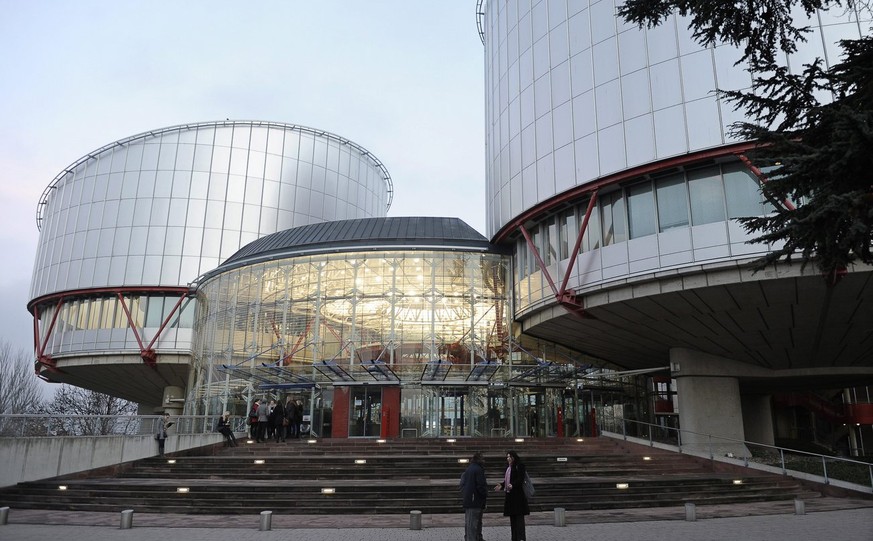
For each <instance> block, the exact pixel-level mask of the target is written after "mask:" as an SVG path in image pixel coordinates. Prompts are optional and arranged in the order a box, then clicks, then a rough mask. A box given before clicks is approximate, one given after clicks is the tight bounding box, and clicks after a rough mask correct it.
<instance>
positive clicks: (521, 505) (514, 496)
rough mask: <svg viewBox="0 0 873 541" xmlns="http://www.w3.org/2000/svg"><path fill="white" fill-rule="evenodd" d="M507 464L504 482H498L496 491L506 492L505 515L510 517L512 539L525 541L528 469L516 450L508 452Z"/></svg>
mask: <svg viewBox="0 0 873 541" xmlns="http://www.w3.org/2000/svg"><path fill="white" fill-rule="evenodd" d="M506 464H507V465H506V472H505V473H504V474H503V482H502V483H498V484H497V486H495V487H494V491H495V492H501V491H502V492H504V493H505V496H506V497H505V499H504V500H503V516H505V517H509V527H510V530H511V532H512V541H524V540H525V539H526V537H525V531H524V530H525V527H524V516H525V515H529V514H530V508H529V507H528V505H527V496H525V495H524V476H525V475H526V473H527V469H526V468H525V467H524V464H522V462H521V459H520V458H519V457H518V453H516V452H515V451H507V452H506Z"/></svg>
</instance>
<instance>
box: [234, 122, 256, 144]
mask: <svg viewBox="0 0 873 541" xmlns="http://www.w3.org/2000/svg"><path fill="white" fill-rule="evenodd" d="M251 133H252V128H251V126H249V125H246V124H241V125H236V126H234V127H233V146H234V147H235V148H248V147H249V139H250V138H251Z"/></svg>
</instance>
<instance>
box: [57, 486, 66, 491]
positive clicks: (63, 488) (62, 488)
mask: <svg viewBox="0 0 873 541" xmlns="http://www.w3.org/2000/svg"><path fill="white" fill-rule="evenodd" d="M58 490H67V485H58Z"/></svg>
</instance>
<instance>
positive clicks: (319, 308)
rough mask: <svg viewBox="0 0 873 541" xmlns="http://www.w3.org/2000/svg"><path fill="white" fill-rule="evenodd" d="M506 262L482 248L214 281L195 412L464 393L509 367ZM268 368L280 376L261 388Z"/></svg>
mask: <svg viewBox="0 0 873 541" xmlns="http://www.w3.org/2000/svg"><path fill="white" fill-rule="evenodd" d="M508 265H509V262H508V258H507V257H506V256H502V255H498V254H489V253H481V252H464V251H439V250H438V249H434V250H432V251H425V250H405V251H404V250H396V251H393V250H392V251H375V252H373V251H367V252H354V251H352V252H344V253H342V254H325V255H317V256H299V257H288V258H286V259H279V260H277V261H271V262H269V263H261V264H254V265H250V266H246V267H242V268H239V269H233V270H229V271H226V272H223V273H221V274H219V275H217V276H215V277H214V278H210V279H207V280H206V281H205V282H204V283H203V284H202V285H201V286H200V287H199V290H198V291H199V295H200V306H201V310H200V312H199V315H198V318H197V323H196V332H197V335H198V337H199V339H198V344H197V347H196V351H195V358H196V361H195V362H196V365H197V382H196V383H195V385H194V395H195V397H197V400H196V404H197V405H196V408H197V409H198V411H199V412H209V413H211V412H215V411H223V408H226V407H227V408H231V409H232V410H234V411H236V410H240V411H243V412H244V411H245V409H244V408H245V404H246V402H247V401H248V400H249V399H250V398H251V396H253V395H254V394H255V393H257V394H258V395H259V396H260V393H261V392H264V391H265V390H266V391H267V392H271V393H272V392H276V393H277V394H275V395H272V396H281V395H282V393H283V392H284V391H288V392H295V391H297V392H300V391H301V390H302V389H311V388H314V387H319V388H322V387H325V386H326V387H331V386H335V385H339V386H341V387H342V386H345V387H353V386H356V385H360V384H362V383H369V384H372V385H374V386H375V385H401V384H403V385H406V384H408V383H422V382H424V384H425V385H427V384H428V383H440V384H444V385H451V384H460V385H469V384H470V377H471V374H474V373H475V372H476V367H477V365H480V366H481V365H482V364H481V363H483V362H484V363H485V366H487V367H488V370H489V371H490V373H489V376H490V374H493V371H494V370H496V369H497V368H498V366H502V365H503V363H504V362H505V361H508V359H509V356H508V353H507V352H508V347H507V346H508V336H509V334H508V330H509V328H508V319H507V318H508V314H509V298H508V295H509V289H508V287H507V284H506V278H507V276H508ZM261 370H266V373H265V374H264V377H268V376H270V377H273V376H276V378H277V379H276V378H274V379H272V380H271V381H269V382H267V380H260V379H259V378H258V376H257V374H258V372H259V371H261ZM240 371H241V372H240ZM237 376H238V377H237ZM474 379H478V378H477V377H474ZM487 381H488V378H484V379H482V381H480V382H479V383H486V384H487ZM259 382H262V383H263V385H262V386H259V385H258V383H259ZM414 395H415V396H417V397H418V398H417V399H415V400H412V399H411V398H410V397H411V396H413V395H411V394H409V393H406V391H404V396H406V397H407V398H410V399H411V400H412V401H411V402H408V401H406V402H404V403H403V405H401V406H400V408H401V411H400V414H401V415H403V416H405V417H415V416H416V415H417V414H415V413H413V411H417V410H416V408H419V409H420V408H421V400H422V398H421V392H420V391H419V392H417V393H414ZM330 396H331V397H332V396H333V394H332V392H331V395H330ZM305 399H306V401H307V402H309V392H308V391H307V392H306V393H305ZM327 400H328V402H332V398H331V399H327ZM415 404H418V405H417V406H416V405H415ZM328 407H330V404H328ZM419 413H420V412H419ZM420 428H421V425H420V424H418V425H416V430H419V429H420ZM350 434H351V435H371V434H355V433H354V430H351V432H350Z"/></svg>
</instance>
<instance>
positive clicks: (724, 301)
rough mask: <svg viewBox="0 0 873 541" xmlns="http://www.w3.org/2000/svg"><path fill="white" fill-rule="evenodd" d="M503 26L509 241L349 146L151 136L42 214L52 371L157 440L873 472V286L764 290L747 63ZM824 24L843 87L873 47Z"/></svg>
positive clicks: (309, 138) (500, 223)
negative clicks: (804, 451) (840, 48)
mask: <svg viewBox="0 0 873 541" xmlns="http://www.w3.org/2000/svg"><path fill="white" fill-rule="evenodd" d="M616 1H617V0H616ZM476 12H477V17H478V24H479V31H480V36H481V37H482V41H483V44H484V51H485V54H484V57H485V81H486V95H485V101H486V119H485V121H486V132H485V133H486V141H485V158H486V179H485V182H486V194H487V201H486V206H485V210H486V216H487V229H488V231H487V237H485V236H482V235H481V234H480V233H477V232H476V231H474V230H472V229H471V228H470V227H469V226H467V225H466V224H465V223H463V222H462V221H460V220H457V219H454V218H389V217H386V214H387V210H388V208H389V207H390V204H391V198H392V194H393V185H392V180H391V177H390V175H389V174H388V172H387V169H386V168H385V167H384V166H383V165H382V163H381V162H379V160H377V159H376V158H375V157H374V156H373V155H372V154H371V153H370V152H368V151H366V150H365V149H363V148H362V147H360V146H358V145H357V144H355V143H353V142H351V141H348V140H346V139H344V138H342V137H339V136H336V135H333V134H330V133H327V132H324V131H320V130H315V129H311V128H305V127H300V126H295V125H289V124H279V123H268V122H239V121H227V122H212V123H202V124H190V125H183V126H175V127H171V128H165V129H161V130H154V131H150V132H147V133H143V134H139V135H136V136H133V137H130V138H126V139H122V140H119V141H116V142H114V143H111V144H109V145H106V146H105V147H102V148H100V149H97V150H95V151H94V152H92V153H89V154H88V155H87V156H85V157H83V158H81V159H80V160H78V161H76V162H75V163H73V164H72V165H71V166H70V167H68V168H66V169H65V170H64V171H63V172H61V173H60V174H59V175H58V176H57V177H56V178H55V179H54V180H53V181H52V183H51V184H50V185H49V187H48V188H47V189H46V191H45V193H44V194H43V197H42V198H41V200H40V202H39V206H38V212H37V222H38V225H39V226H40V230H41V234H40V240H39V246H38V250H37V259H36V264H35V266H34V274H33V285H32V291H31V298H32V300H31V302H30V303H29V306H28V309H29V310H30V312H31V313H32V314H33V316H34V336H35V350H36V357H37V370H38V372H39V374H40V375H41V376H42V377H44V378H45V379H48V380H50V381H56V382H65V383H71V384H74V385H78V386H81V387H86V388H90V389H94V390H97V391H100V392H105V393H108V394H112V395H114V396H119V397H122V398H126V399H129V400H133V401H136V402H138V403H140V404H141V408H142V411H143V412H144V413H152V412H156V411H171V412H185V413H190V414H206V415H217V414H220V413H221V412H223V411H225V410H230V411H231V412H233V413H234V414H237V415H245V413H246V412H247V411H248V409H249V406H250V404H251V402H252V400H253V399H254V398H264V399H272V400H277V401H279V400H286V399H289V398H291V399H294V400H300V401H301V402H303V405H304V410H305V412H306V415H307V417H308V419H307V427H308V430H309V431H310V433H311V434H313V435H318V436H332V437H375V436H387V437H413V436H418V437H436V436H495V437H504V436H508V435H515V436H569V435H574V434H578V435H582V434H590V433H593V432H595V431H596V427H595V422H594V421H595V418H599V419H601V420H611V419H629V420H636V421H643V422H646V423H650V424H652V425H655V426H669V427H676V426H681V427H682V429H683V430H685V431H687V436H686V435H684V434H683V442H684V443H685V444H686V445H694V444H695V443H701V441H702V440H701V439H700V438H701V436H700V435H701V434H709V433H717V434H719V435H721V436H727V437H730V438H733V439H736V440H753V441H757V442H761V443H775V442H777V441H781V440H785V439H790V438H789V437H788V436H787V435H791V434H795V435H796V434H797V433H798V432H803V431H808V433H809V434H808V435H809V436H810V438H811V439H817V438H818V439H820V440H822V438H820V437H819V436H818V433H819V432H821V426H820V425H819V426H816V422H817V420H818V419H824V420H825V421H827V423H828V424H829V425H830V426H831V428H832V430H831V431H830V433H829V434H827V435H826V436H825V437H824V438H823V441H822V442H821V443H822V444H824V445H827V446H830V447H832V448H833V447H835V446H836V442H837V441H838V440H839V441H841V442H848V446H849V447H850V448H851V449H850V450H851V451H852V452H853V453H856V454H857V452H858V451H859V449H860V450H862V451H863V448H864V447H865V445H866V446H867V447H869V446H870V445H873V430H871V428H873V427H871V425H873V406H871V402H873V400H871V397H870V395H869V392H868V388H867V387H862V385H867V384H869V383H870V382H871V381H873V362H871V351H870V346H869V344H870V342H871V339H873V311H871V310H869V308H868V307H869V306H871V302H873V280H871V279H870V277H871V269H870V268H867V267H864V266H855V267H853V268H850V269H847V271H848V272H847V274H846V276H845V277H843V278H842V280H841V283H840V284H839V286H838V287H833V288H830V287H827V285H826V284H825V282H824V280H822V278H821V277H820V276H818V275H816V274H815V272H814V270H813V269H812V267H811V266H810V267H802V266H800V265H796V264H789V263H785V264H780V265H777V266H775V267H773V268H770V269H766V270H764V271H760V272H755V271H754V270H753V268H752V263H753V261H754V260H755V259H756V258H758V257H760V256H761V255H763V254H765V253H767V250H768V247H766V246H762V245H759V244H754V243H750V242H749V241H750V240H751V237H750V236H749V235H748V234H747V233H746V232H745V231H744V230H743V229H742V227H741V226H740V225H739V224H738V223H737V221H736V218H739V217H743V216H756V215H762V214H765V213H768V212H771V211H772V210H773V206H772V205H773V203H771V202H768V201H765V200H763V199H762V197H761V193H760V183H761V182H764V181H765V180H766V175H767V173H768V171H769V169H768V168H767V167H756V166H754V165H753V163H754V144H752V143H749V142H745V141H737V140H733V139H731V137H730V136H729V134H728V126H729V125H730V123H731V122H733V121H735V120H739V119H740V117H739V116H738V113H736V112H734V111H733V110H732V107H731V106H729V105H726V104H725V103H724V102H723V101H721V100H720V98H719V97H718V96H717V95H716V94H715V93H714V90H715V89H717V88H719V89H723V90H730V89H743V88H747V87H748V86H749V85H750V82H751V81H750V78H749V75H748V73H746V72H745V71H744V70H742V69H741V68H740V67H737V66H734V65H733V64H734V62H735V61H736V60H737V59H738V58H739V53H738V52H737V51H736V50H735V49H733V48H731V47H727V46H719V47H712V48H701V47H699V46H698V45H696V44H695V42H694V40H693V39H692V38H691V35H690V32H689V31H688V30H687V28H686V27H687V21H686V20H684V19H682V18H681V17H676V16H671V17H670V18H668V19H667V20H666V21H665V22H664V23H663V24H662V25H660V26H658V27H656V28H652V29H638V28H636V27H632V26H629V25H626V24H624V23H623V22H622V21H620V20H619V19H617V18H616V16H615V2H614V1H613V0H597V1H595V0H591V1H583V2H579V1H575V0H501V1H485V0H480V2H479V3H478V5H477V10H476ZM811 24H812V34H811V39H810V40H809V41H808V42H807V43H806V44H803V45H802V46H801V47H800V50H799V51H798V52H797V54H795V55H792V56H790V57H788V58H786V62H787V63H788V65H789V67H796V66H799V65H802V64H803V63H804V62H808V61H810V60H811V59H812V58H814V57H816V56H821V57H823V58H825V60H826V61H827V62H828V63H829V64H833V63H834V62H835V61H836V54H837V48H836V45H835V42H836V40H838V39H841V38H852V37H855V38H857V37H859V36H861V35H862V32H866V31H867V27H869V25H870V21H865V20H859V17H858V13H855V12H848V13H841V14H829V13H820V14H817V17H816V19H815V20H814V21H811ZM471 99H472V98H471ZM765 165H775V164H765ZM777 204H778V202H777ZM833 404H839V405H840V406H841V407H844V409H843V410H842V412H841V413H839V414H835V413H833V410H828V408H829V405H833ZM828 411H830V413H827V412H828ZM595 415H597V416H599V417H595ZM828 415H830V417H828ZM843 424H845V425H846V426H847V428H844V429H836V428H834V427H838V426H841V425H843ZM849 426H851V428H848V427H849ZM801 439H803V438H801ZM824 440H827V441H824ZM865 442H866V443H865Z"/></svg>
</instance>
